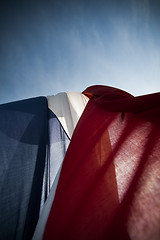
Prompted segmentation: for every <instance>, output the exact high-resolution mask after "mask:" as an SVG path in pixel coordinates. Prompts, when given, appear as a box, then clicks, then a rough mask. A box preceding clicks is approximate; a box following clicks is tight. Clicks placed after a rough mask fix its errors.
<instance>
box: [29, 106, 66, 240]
mask: <svg viewBox="0 0 160 240" xmlns="http://www.w3.org/2000/svg"><path fill="white" fill-rule="evenodd" d="M48 117H49V118H48V119H49V121H48V131H49V133H48V135H49V143H48V158H46V163H45V171H44V178H43V191H42V199H41V213H40V217H39V220H38V223H37V226H36V229H35V233H34V236H33V240H36V239H37V240H40V239H42V237H43V233H44V229H45V225H46V222H47V219H48V215H49V212H50V208H51V205H52V202H53V199H54V195H55V191H56V188H57V184H58V180H59V175H60V171H61V166H62V163H63V160H64V156H65V153H66V151H67V148H68V145H69V143H70V139H69V138H68V136H67V134H66V132H65V131H64V129H63V127H62V125H61V123H60V122H59V120H58V119H57V117H56V116H55V114H54V113H53V112H52V111H51V110H48Z"/></svg>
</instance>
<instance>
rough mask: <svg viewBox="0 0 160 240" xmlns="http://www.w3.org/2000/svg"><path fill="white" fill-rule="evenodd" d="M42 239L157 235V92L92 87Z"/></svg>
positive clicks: (144, 239) (137, 239) (146, 238)
mask: <svg viewBox="0 0 160 240" xmlns="http://www.w3.org/2000/svg"><path fill="white" fill-rule="evenodd" d="M83 94H85V95H86V96H88V97H89V98H90V100H89V103H88V104H87V106H86V108H85V110H84V112H83V114H82V116H81V118H80V120H79V122H78V124H77V126H76V129H75V131H74V133H73V136H72V139H71V142H70V145H69V147H68V150H67V152H66V155H65V159H64V162H63V165H62V170H61V173H60V178H59V182H58V186H57V190H56V193H55V197H54V201H53V204H52V207H51V211H50V214H49V217H48V221H47V224H46V228H45V232H44V236H43V239H45V240H50V239H55V240H56V239H59V240H60V239H77V240H82V239H87V240H88V239H92V240H94V239H95V240H96V239H113V240H114V239H116V240H117V239H122V240H129V239H131V240H151V239H152V240H159V239H160V157H159V156H160V93H155V94H149V95H144V96H139V97H134V96H132V95H130V94H128V93H126V92H124V91H122V90H119V89H116V88H112V87H107V86H92V87H90V88H88V89H86V90H85V91H84V92H83Z"/></svg>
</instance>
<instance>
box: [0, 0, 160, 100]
mask: <svg viewBox="0 0 160 240" xmlns="http://www.w3.org/2000/svg"><path fill="white" fill-rule="evenodd" d="M91 85H108V86H113V87H117V88H120V89H122V90H125V91H128V92H129V93H131V94H133V95H135V96H137V95H143V94H148V93H153V92H159V91H160V2H159V1H158V0H62V1H61V0H55V1H54V0H43V1H42V0H26V1H24V0H21V1H20V0H12V1H11V0H1V1H0V103H6V102H11V101H16V100H21V99H26V98H31V97H38V96H48V95H54V94H57V93H59V92H67V91H76V92H82V91H83V90H84V89H85V88H87V87H89V86H91Z"/></svg>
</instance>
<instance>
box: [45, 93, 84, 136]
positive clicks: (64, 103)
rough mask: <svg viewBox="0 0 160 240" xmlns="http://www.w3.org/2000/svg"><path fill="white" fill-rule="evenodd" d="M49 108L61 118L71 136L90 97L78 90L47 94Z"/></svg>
mask: <svg viewBox="0 0 160 240" xmlns="http://www.w3.org/2000/svg"><path fill="white" fill-rule="evenodd" d="M47 100H48V108H49V109H50V110H51V111H52V112H54V114H55V115H56V116H57V118H58V119H59V121H60V123H61V124H62V126H63V128H64V130H65V131H66V133H67V135H68V136H69V138H71V137H72V134H73V131H74V129H75V127H76V124H77V122H78V120H79V118H80V116H81V114H82V112H83V110H84V108H85V106H86V104H87V102H88V97H86V96H85V95H84V94H81V93H78V92H67V93H66V92H62V93H58V94H56V95H52V96H47Z"/></svg>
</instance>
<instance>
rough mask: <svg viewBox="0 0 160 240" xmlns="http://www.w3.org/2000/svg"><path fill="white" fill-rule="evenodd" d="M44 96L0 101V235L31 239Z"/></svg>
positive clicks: (37, 192) (37, 191)
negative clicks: (10, 101)
mask: <svg viewBox="0 0 160 240" xmlns="http://www.w3.org/2000/svg"><path fill="white" fill-rule="evenodd" d="M47 109H48V107H47V100H46V98H45V97H38V98H32V99H27V100H22V101H17V102H12V103H7V104H2V105H0V179H1V181H0V239H3V240H5V239H6V240H8V239H16V240H17V239H27V240H28V239H31V237H32V235H33V232H34V229H35V226H36V224H37V221H38V217H39V210H40V201H41V193H42V180H43V172H44V166H45V158H46V144H47V139H48V136H47Z"/></svg>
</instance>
